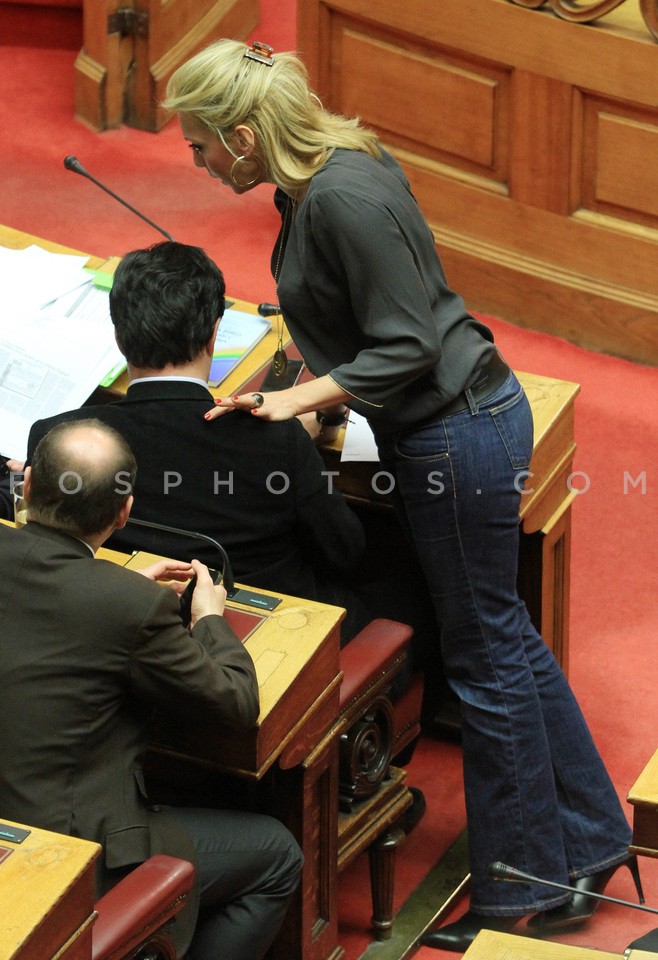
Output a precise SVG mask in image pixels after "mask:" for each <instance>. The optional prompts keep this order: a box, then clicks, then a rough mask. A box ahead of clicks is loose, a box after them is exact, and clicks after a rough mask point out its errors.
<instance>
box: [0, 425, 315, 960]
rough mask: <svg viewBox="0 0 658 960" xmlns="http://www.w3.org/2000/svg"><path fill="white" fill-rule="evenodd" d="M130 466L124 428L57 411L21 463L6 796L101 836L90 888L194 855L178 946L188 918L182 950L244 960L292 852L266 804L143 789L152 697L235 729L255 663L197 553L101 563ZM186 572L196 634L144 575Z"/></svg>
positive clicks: (262, 944)
mask: <svg viewBox="0 0 658 960" xmlns="http://www.w3.org/2000/svg"><path fill="white" fill-rule="evenodd" d="M134 476H135V461H134V458H133V455H132V453H131V451H130V448H129V447H128V445H127V443H126V442H125V440H124V439H123V438H122V437H121V436H120V435H119V434H117V433H116V431H114V430H112V429H111V428H110V427H107V426H106V425H105V424H102V423H100V422H99V421H93V420H92V421H90V420H86V421H82V422H72V423H64V424H61V425H59V426H58V427H55V428H54V429H53V430H52V431H51V432H50V433H48V434H47V435H46V436H45V437H44V438H43V439H42V440H41V442H40V443H39V445H38V446H37V448H36V450H35V451H34V456H33V462H32V466H31V467H28V468H27V471H26V485H27V499H28V523H27V525H26V526H25V527H23V528H21V529H17V530H13V529H11V528H9V527H6V526H1V525H0V563H1V564H2V571H3V575H2V577H1V578H0V657H1V658H2V674H1V680H0V745H1V758H0V810H2V815H3V816H4V817H7V818H9V819H12V820H16V821H18V822H21V823H27V824H32V825H34V826H37V827H40V828H43V829H46V830H53V831H56V832H59V833H64V834H70V835H72V836H77V837H83V838H85V839H87V840H93V841H96V842H97V843H100V844H101V845H102V847H103V853H102V855H101V857H99V859H98V861H97V881H98V882H97V891H96V892H97V895H99V894H101V893H103V892H104V891H105V890H107V889H108V888H109V887H111V886H113V885H114V884H115V883H116V882H118V880H120V879H121V878H122V876H124V875H125V874H126V873H127V872H129V871H130V870H131V869H132V868H133V867H134V866H135V865H136V864H138V863H141V862H142V861H144V860H145V859H147V858H148V857H149V856H151V855H152V854H154V853H169V854H171V855H173V856H179V857H182V858H184V859H187V860H191V861H192V862H193V863H195V865H196V868H197V898H198V897H199V895H200V908H199V909H200V912H199V920H198V922H197V924H196V929H195V930H194V922H195V914H196V909H197V908H198V907H199V903H198V902H194V903H191V904H190V905H189V908H188V907H186V908H185V910H184V911H182V913H181V914H179V915H178V917H177V918H176V920H175V921H174V923H175V932H176V937H175V939H176V942H177V948H178V949H179V951H180V953H179V955H182V953H183V952H184V951H185V950H186V949H187V947H188V944H189V941H190V937H191V936H192V931H193V930H194V935H193V939H192V942H191V946H190V948H189V951H190V952H189V954H188V956H189V958H190V960H192V958H193V960H218V958H219V957H221V958H222V960H254V958H261V957H263V956H264V954H265V953H266V951H267V949H268V947H269V945H270V943H271V942H272V940H273V939H274V937H275V936H276V933H277V930H278V929H279V926H280V924H281V922H282V920H283V917H284V914H285V911H286V908H287V904H288V901H289V899H290V896H291V895H292V893H293V891H294V890H295V887H296V886H297V883H298V878H299V871H300V866H301V853H300V851H299V848H298V846H297V844H296V843H295V841H294V839H293V838H292V836H291V835H290V834H289V833H288V831H287V830H286V829H285V827H283V825H282V824H281V823H279V821H277V820H274V819H273V818H270V817H266V816H261V815H257V814H250V813H244V812H235V811H233V812H232V811H228V810H222V811H215V810H201V809H199V810H196V809H179V808H174V807H170V808H167V809H166V810H163V809H162V808H153V809H151V808H149V807H148V805H147V803H146V801H145V799H144V780H143V774H142V771H141V758H142V755H143V754H144V753H145V751H146V747H147V738H148V728H149V721H150V718H151V715H152V712H153V707H154V706H155V705H158V706H159V707H161V708H163V709H167V710H171V709H173V708H175V709H176V710H177V716H178V714H180V717H181V721H180V722H181V723H184V717H185V715H186V714H187V715H188V716H189V714H190V713H191V712H194V714H195V716H198V715H199V714H200V715H201V716H203V718H204V722H207V726H208V728H209V730H212V729H213V727H214V728H215V729H225V728H226V727H230V728H232V729H234V730H235V735H236V736H239V735H240V732H241V731H246V730H248V729H250V728H251V727H252V726H253V724H254V723H255V721H256V719H257V716H258V709H259V707H258V687H257V684H256V676H255V672H254V666H253V663H252V661H251V658H250V656H249V654H248V653H247V651H246V649H245V647H244V646H243V644H242V643H241V642H240V641H239V640H238V639H237V638H236V636H235V634H234V633H233V631H232V629H231V628H230V627H229V625H228V624H227V622H226V621H225V620H224V618H223V616H222V614H223V610H224V600H225V591H224V589H223V587H215V586H214V585H213V582H212V579H211V577H210V576H209V574H208V569H207V567H205V566H204V565H203V564H201V563H199V561H197V560H193V561H192V563H191V564H187V563H185V562H181V561H173V562H169V561H162V562H160V563H158V564H155V565H154V566H153V567H151V568H149V570H147V571H143V573H145V574H146V575H145V576H140V575H139V574H138V573H136V572H133V571H131V570H127V569H124V568H123V567H121V566H118V565H115V564H113V563H109V562H107V561H104V560H97V559H95V557H94V553H95V551H96V550H97V549H98V548H99V547H100V546H101V544H102V543H103V542H104V541H105V539H106V538H107V537H108V536H109V535H110V534H111V533H112V531H113V530H115V529H119V528H121V527H122V526H123V525H124V524H125V522H126V520H127V518H128V514H129V513H130V508H131V505H132V496H130V485H131V484H132V481H133V479H134ZM193 573H195V574H196V575H197V585H196V588H195V589H194V593H193V596H192V620H191V633H190V632H189V631H188V630H187V629H185V627H183V624H182V622H181V619H180V602H179V597H178V595H177V592H176V591H175V590H173V589H169V588H168V587H165V586H160V585H158V584H157V583H154V582H152V581H153V580H155V579H167V580H170V579H179V580H181V579H187V578H189V577H190V576H191V575H192V574H193ZM149 578H150V579H149ZM206 718H207V719H206ZM197 853H199V856H197ZM191 899H192V900H195V898H191ZM186 912H187V916H186Z"/></svg>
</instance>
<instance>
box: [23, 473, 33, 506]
mask: <svg viewBox="0 0 658 960" xmlns="http://www.w3.org/2000/svg"><path fill="white" fill-rule="evenodd" d="M23 480H24V481H25V486H24V487H23V490H24V492H25V499H26V500H29V499H30V487H31V486H32V467H26V468H25V473H24V474H23Z"/></svg>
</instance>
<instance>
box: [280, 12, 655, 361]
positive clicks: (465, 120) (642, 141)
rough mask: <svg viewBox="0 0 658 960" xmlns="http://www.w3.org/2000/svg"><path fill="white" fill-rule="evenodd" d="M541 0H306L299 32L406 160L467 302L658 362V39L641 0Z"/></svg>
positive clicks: (339, 88) (304, 49)
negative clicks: (596, 17)
mask: <svg viewBox="0 0 658 960" xmlns="http://www.w3.org/2000/svg"><path fill="white" fill-rule="evenodd" d="M530 5H532V6H534V7H538V6H540V3H537V2H534V0H533V3H532V4H526V6H525V7H521V6H517V5H515V4H513V3H510V2H509V0H443V2H442V4H441V16H437V15H436V3H435V0H389V2H387V3H383V4H374V5H373V4H372V3H371V2H370V0H305V2H304V3H300V4H299V5H298V37H297V45H298V50H299V52H300V54H301V56H302V58H303V59H304V61H305V63H306V64H307V66H308V68H309V72H310V78H311V82H312V84H313V86H314V88H315V89H316V90H317V92H318V94H319V95H320V98H321V99H322V102H323V104H324V105H325V106H326V107H328V108H330V109H333V110H336V111H338V112H341V113H345V114H347V115H350V116H352V115H356V116H359V117H360V118H361V119H362V120H363V122H364V123H365V124H367V125H368V126H370V127H372V128H374V129H375V130H376V132H377V133H378V134H379V135H380V137H381V139H382V141H383V143H384V144H385V145H386V146H387V147H388V148H389V149H391V150H392V152H393V153H394V154H395V155H396V156H397V157H398V159H399V160H400V161H401V162H402V164H403V166H404V167H405V170H406V172H407V174H408V176H409V178H410V181H411V186H412V189H413V191H414V193H415V195H416V197H417V198H418V201H419V204H420V206H421V209H422V210H423V212H424V213H425V216H426V217H427V219H428V221H429V223H430V225H431V227H432V229H433V231H434V235H435V237H436V243H437V247H438V249H439V253H440V255H441V258H442V261H443V263H444V266H445V269H446V273H447V276H448V279H449V281H450V283H451V285H452V286H453V287H454V288H455V289H456V290H459V292H460V293H462V295H464V297H465V299H466V302H467V304H468V305H469V307H470V308H471V309H475V310H481V311H484V312H488V313H492V314H494V315H496V316H501V317H504V318H505V319H507V320H511V321H513V322H516V323H518V324H520V325H521V326H526V327H531V328H533V329H538V330H542V331H544V332H546V333H552V334H555V335H557V336H561V337H564V338H566V339H568V340H572V341H573V342H575V343H579V344H581V345H583V346H586V347H588V348H590V349H594V350H599V351H603V352H608V353H614V354H617V355H619V356H623V357H628V358H630V359H633V360H637V361H640V362H643V363H653V364H655V363H658V335H657V333H656V330H657V329H658V271H657V270H656V262H657V258H656V253H657V246H658V205H657V200H656V198H657V197H658V164H656V155H657V154H658V98H657V96H656V84H655V77H656V72H657V70H658V44H657V43H656V41H655V40H654V39H653V37H652V36H651V34H650V33H649V32H648V31H647V29H646V26H645V23H644V20H643V18H642V16H641V14H640V11H639V8H638V5H637V2H635V0H634V2H633V3H625V4H623V5H622V6H621V7H620V8H619V9H618V10H615V11H614V12H612V13H611V14H610V15H609V16H607V17H605V18H604V19H603V20H600V21H597V23H596V24H592V25H584V24H580V23H573V22H566V21H565V20H563V19H560V18H559V17H557V16H555V14H554V13H552V12H551V11H550V10H549V9H528V7H529V6H530ZM565 5H566V4H565ZM568 6H570V7H573V6H575V5H574V4H568ZM578 6H579V8H580V9H583V8H584V7H586V6H589V7H591V4H588V5H584V4H578ZM382 90H386V96H382V95H381V91H382Z"/></svg>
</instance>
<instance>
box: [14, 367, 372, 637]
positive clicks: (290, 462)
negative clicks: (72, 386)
mask: <svg viewBox="0 0 658 960" xmlns="http://www.w3.org/2000/svg"><path fill="white" fill-rule="evenodd" d="M212 406H213V397H212V395H211V394H210V393H209V391H208V390H207V389H205V387H203V386H202V385H200V384H198V383H194V382H191V381H181V380H178V381H175V380H173V381H170V380H164V379H161V378H157V379H154V380H150V381H138V382H137V383H135V384H133V385H131V386H130V387H129V389H128V392H127V394H126V396H125V398H123V399H121V400H119V401H117V402H115V403H109V404H103V405H99V406H90V407H83V408H81V409H80V410H71V411H68V412H67V413H64V414H61V415H59V416H56V417H51V418H49V419H47V420H39V421H37V422H36V423H35V424H34V425H33V427H32V430H31V432H30V437H29V441H28V461H29V460H31V458H32V455H33V454H34V449H35V447H36V445H37V443H38V441H39V440H40V439H41V437H42V436H43V435H44V434H45V433H46V432H47V431H48V430H49V429H50V428H51V427H52V426H54V424H55V423H58V422H60V421H61V420H74V419H79V418H80V417H98V418H99V419H100V420H102V421H104V422H105V423H108V424H110V425H111V426H113V427H115V428H116V429H117V430H118V431H119V432H120V433H121V434H122V435H123V436H124V437H125V438H126V440H127V441H128V443H129V444H130V446H131V447H132V449H133V452H134V454H135V457H136V459H137V465H138V472H137V483H136V489H135V504H134V507H133V516H134V517H137V518H138V519H142V520H151V521H154V522H156V523H166V524H169V525H170V526H175V527H183V528H184V529H187V530H195V531H197V532H199V533H204V534H206V535H207V536H211V537H213V539H215V540H218V541H219V543H221V544H222V546H223V547H224V548H225V549H226V551H227V552H228V555H229V557H230V560H231V564H232V566H233V572H234V574H235V578H236V580H238V581H241V582H243V583H246V584H249V585H251V586H254V587H264V588H265V589H268V590H273V591H275V592H277V591H280V592H282V593H287V594H292V595H293V596H298V597H306V598H307V599H310V600H321V601H324V602H326V603H334V604H338V605H339V606H345V607H347V608H348V611H349V612H350V614H351V615H352V617H351V620H350V624H349V625H348V631H347V633H348V635H349V636H351V635H353V633H354V632H356V630H357V629H359V628H360V627H361V626H363V625H364V623H365V622H367V620H368V619H370V618H369V616H368V615H367V612H366V611H365V610H364V608H363V607H362V606H361V605H360V603H359V601H358V599H357V598H356V595H355V594H354V593H353V591H352V590H351V589H350V588H349V586H348V581H349V577H350V572H351V571H353V570H354V569H355V567H356V565H357V563H358V561H359V559H360V557H361V555H362V552H363V548H364V534H363V529H362V527H361V524H360V521H359V520H358V519H357V517H356V516H355V514H354V513H352V511H351V510H350V508H349V507H348V506H347V504H346V503H345V500H344V498H343V496H342V495H341V494H340V493H339V492H338V491H335V492H333V493H330V492H329V490H330V481H331V479H332V478H329V477H327V476H323V471H324V469H325V467H324V464H323V461H322V458H321V457H320V454H319V453H318V451H317V450H316V448H315V446H314V444H313V442H312V441H311V439H310V437H309V436H308V434H307V433H306V431H305V430H304V428H303V427H302V426H301V424H300V423H299V422H298V421H297V420H289V421H285V422H281V423H269V422H266V421H263V420H258V419H257V418H255V417H252V416H251V414H248V413H237V412H236V413H230V414H227V415H225V416H223V417H220V418H219V419H218V420H216V421H214V422H212V423H207V422H206V421H205V420H204V419H203V414H204V412H205V411H206V410H208V409H210V408H211V407H212ZM108 546H112V547H115V548H116V549H123V550H131V549H143V550H148V551H151V552H154V553H158V554H164V555H167V556H174V557H178V558H180V559H184V560H188V559H191V558H192V557H198V559H200V560H203V561H204V562H205V563H207V564H208V565H209V566H211V567H216V566H217V565H218V558H217V556H216V552H214V551H213V548H212V547H207V548H206V547H205V546H203V545H202V544H199V543H198V542H197V543H194V542H191V543H189V544H188V543H185V542H184V543H181V541H180V539H178V538H175V537H171V536H166V535H165V536H163V535H159V534H153V533H152V532H151V531H144V530H143V529H140V528H138V527H130V526H128V527H127V528H126V529H124V530H122V531H119V532H118V533H117V534H115V535H114V537H113V538H112V540H111V541H110V542H109V544H108Z"/></svg>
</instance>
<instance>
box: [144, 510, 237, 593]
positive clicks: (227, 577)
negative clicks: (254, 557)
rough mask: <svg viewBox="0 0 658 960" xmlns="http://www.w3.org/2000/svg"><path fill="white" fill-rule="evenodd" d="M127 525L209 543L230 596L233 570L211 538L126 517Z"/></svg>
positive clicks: (225, 553) (216, 543)
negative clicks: (217, 555)
mask: <svg viewBox="0 0 658 960" xmlns="http://www.w3.org/2000/svg"><path fill="white" fill-rule="evenodd" d="M128 523H129V524H135V525H136V526H138V527H148V529H150V530H159V531H160V532H161V533H173V534H175V535H177V536H179V537H187V539H188V540H200V541H201V542H202V543H209V544H210V545H211V546H213V547H214V548H215V550H216V551H217V553H218V554H219V556H220V557H221V560H222V575H221V581H222V583H223V584H224V589H225V590H226V593H227V595H229V596H230V595H231V594H232V593H233V592H234V590H235V582H234V580H233V569H232V567H231V563H230V561H229V558H228V554H227V552H226V550H225V549H224V547H223V546H222V545H221V543H218V542H217V541H216V540H213V538H212V537H208V536H206V534H205V533H196V532H194V531H193V530H182V529H180V528H179V527H169V526H166V524H164V523H154V522H153V521H151V520H137V519H136V518H135V517H128ZM218 582H219V581H218Z"/></svg>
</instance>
